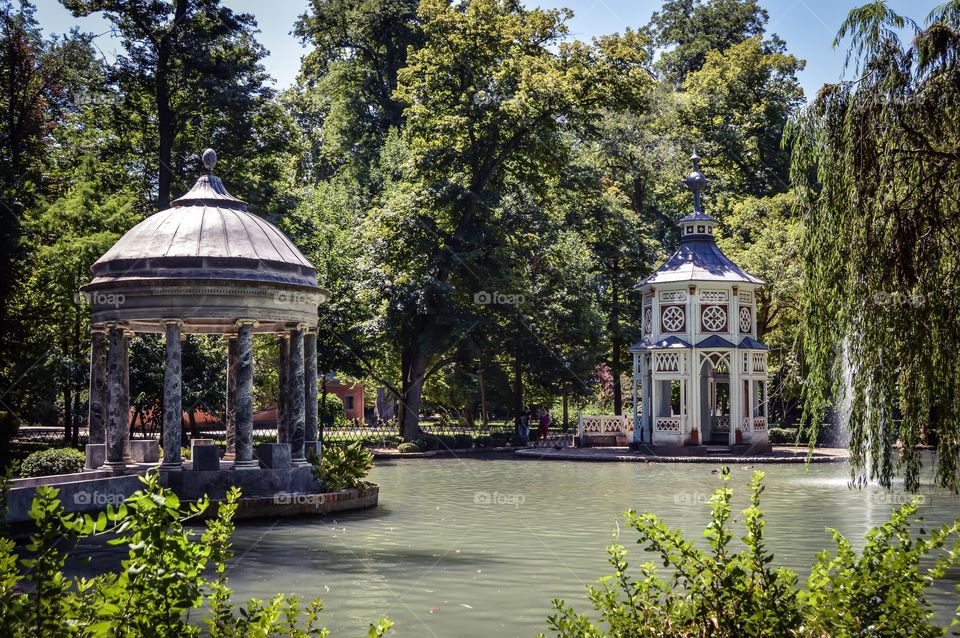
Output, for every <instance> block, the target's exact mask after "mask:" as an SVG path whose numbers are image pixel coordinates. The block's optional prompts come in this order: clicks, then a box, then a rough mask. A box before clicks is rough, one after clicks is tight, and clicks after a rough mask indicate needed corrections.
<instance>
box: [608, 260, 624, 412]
mask: <svg viewBox="0 0 960 638" xmlns="http://www.w3.org/2000/svg"><path fill="white" fill-rule="evenodd" d="M619 275H620V260H618V259H615V260H614V262H613V277H612V278H611V279H612V283H611V285H610V295H611V297H612V299H611V301H612V303H611V305H610V343H611V348H612V349H613V352H611V353H610V372H611V374H613V413H614V414H616V415H617V416H620V415H622V414H623V389H622V388H621V386H620V375H621V374H622V372H623V362H622V360H621V359H620V349H621V348H622V347H623V340H622V339H621V338H620V289H619V288H618V287H617V279H618V277H619Z"/></svg>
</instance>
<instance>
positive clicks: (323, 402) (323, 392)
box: [317, 372, 327, 453]
mask: <svg viewBox="0 0 960 638" xmlns="http://www.w3.org/2000/svg"><path fill="white" fill-rule="evenodd" d="M320 379H321V380H320V423H319V426H320V429H319V430H317V443H319V445H320V450H321V453H322V450H323V430H324V426H325V425H326V422H325V419H326V418H327V414H326V412H327V373H326V372H324V373H323V374H321V375H320Z"/></svg>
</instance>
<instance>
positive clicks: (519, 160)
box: [368, 0, 650, 439]
mask: <svg viewBox="0 0 960 638" xmlns="http://www.w3.org/2000/svg"><path fill="white" fill-rule="evenodd" d="M568 15H569V14H568V13H567V12H559V11H541V10H525V9H522V8H521V7H520V6H519V5H517V4H516V3H514V2H500V1H496V0H475V1H473V2H468V3H464V4H456V5H453V4H449V3H447V2H444V1H443V0H427V1H426V2H422V3H421V4H420V9H419V16H420V19H421V22H422V24H423V31H424V38H425V44H424V45H423V46H422V47H420V48H419V49H416V50H414V51H413V52H411V53H410V54H408V66H407V67H405V68H404V69H402V70H401V71H400V74H399V85H398V89H397V96H398V98H399V99H401V100H402V101H404V102H406V103H408V104H409V105H410V106H409V107H408V108H407V109H406V111H405V116H406V118H407V128H406V131H405V141H406V145H407V147H408V149H409V154H410V160H409V162H408V164H407V166H406V167H405V169H406V170H405V173H404V174H403V176H402V179H401V180H400V181H398V183H397V185H396V186H395V187H394V188H393V189H392V192H390V193H389V194H388V196H387V198H386V200H385V203H384V205H383V206H382V207H380V209H379V210H378V211H376V212H375V214H374V215H373V216H372V217H371V219H370V220H369V222H370V223H369V227H368V228H369V234H368V236H369V241H370V242H372V244H373V247H374V256H375V257H374V259H375V264H376V265H375V271H376V272H377V273H378V275H379V277H380V281H384V282H386V283H385V285H384V286H383V304H384V306H385V308H386V311H387V313H388V318H389V321H390V323H391V325H392V326H395V332H396V334H397V335H398V339H399V343H400V361H401V366H400V367H401V383H402V387H401V390H402V396H401V401H402V410H401V422H402V426H403V435H404V437H405V438H408V439H409V438H413V437H415V436H416V435H417V433H418V431H419V425H418V419H419V416H418V413H419V407H420V396H421V391H422V387H423V383H424V380H425V377H426V375H427V374H428V372H429V370H430V369H431V366H432V364H433V365H435V363H436V361H434V359H435V358H436V357H437V356H438V355H442V354H443V353H445V352H446V351H448V350H449V349H450V348H451V347H452V346H453V345H455V343H456V341H458V340H459V339H462V338H463V337H464V336H465V334H466V333H468V332H469V331H470V330H472V328H473V327H474V326H475V324H476V321H475V320H473V319H472V318H471V315H472V313H471V312H470V308H469V306H465V305H464V302H465V301H466V303H469V301H468V300H469V299H470V297H471V296H472V293H473V292H477V291H485V290H486V287H485V282H484V277H485V275H484V273H487V272H489V271H492V270H495V265H494V264H495V262H494V261H493V260H492V259H491V257H493V258H495V257H496V255H495V253H496V246H497V245H498V244H499V240H498V239H497V233H496V230H497V226H496V223H495V221H496V220H495V215H494V211H495V210H496V209H497V205H498V203H499V201H500V200H501V198H502V197H503V195H504V192H503V190H502V189H503V188H504V186H505V185H506V184H507V181H508V179H513V180H515V181H516V182H522V183H528V184H531V185H533V186H534V187H535V188H539V187H540V185H542V184H544V182H545V178H548V177H549V175H550V174H551V173H555V172H556V170H557V167H558V166H560V165H562V162H563V158H564V157H565V155H566V151H565V144H564V143H563V141H562V139H561V134H562V133H563V132H564V131H566V130H570V131H573V130H588V129H590V128H591V127H592V126H593V125H595V124H596V121H597V120H598V118H599V116H600V112H601V109H603V108H604V107H608V106H611V105H614V104H616V105H622V106H625V107H626V106H632V107H639V106H640V104H641V103H642V98H643V96H644V94H645V93H646V92H647V90H648V87H649V84H650V80H649V76H648V75H647V73H646V72H645V70H644V68H643V64H644V62H645V61H646V56H645V53H644V42H643V40H642V38H640V37H639V36H638V35H637V34H636V33H633V32H627V33H626V34H625V35H623V36H606V37H604V38H600V39H598V40H597V41H596V42H595V43H594V45H592V46H589V45H586V44H583V43H579V42H566V41H564V38H565V36H566V32H567V31H566V26H565V21H566V19H567V17H568ZM458 302H459V303H458Z"/></svg>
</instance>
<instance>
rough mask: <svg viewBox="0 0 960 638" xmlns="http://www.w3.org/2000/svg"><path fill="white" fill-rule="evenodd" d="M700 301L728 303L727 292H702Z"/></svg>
mask: <svg viewBox="0 0 960 638" xmlns="http://www.w3.org/2000/svg"><path fill="white" fill-rule="evenodd" d="M700 301H727V291H726V290H701V291H700Z"/></svg>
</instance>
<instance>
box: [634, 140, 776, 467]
mask: <svg viewBox="0 0 960 638" xmlns="http://www.w3.org/2000/svg"><path fill="white" fill-rule="evenodd" d="M691 160H693V172H692V173H691V174H690V175H689V176H688V177H687V178H686V179H685V180H684V181H683V183H684V184H686V185H687V187H688V188H689V189H690V190H691V191H692V192H693V213H692V214H690V215H687V216H686V217H684V218H683V219H681V220H680V221H679V222H678V223H677V224H678V226H679V227H680V247H679V248H678V249H677V252H675V253H674V254H673V256H671V257H670V259H668V260H667V262H666V263H665V264H663V265H662V266H660V268H658V269H657V271H656V272H654V273H653V274H652V275H650V276H649V277H647V278H646V279H644V280H643V281H641V282H640V283H639V284H637V286H636V288H637V290H639V292H640V293H641V294H642V295H643V310H642V316H641V323H642V331H643V339H642V340H641V341H640V342H639V343H636V344H635V345H633V346H632V347H631V349H630V351H631V352H632V354H633V406H634V407H633V424H634V425H633V442H634V444H639V443H647V444H652V445H654V446H665V447H669V448H681V447H688V446H701V445H707V444H718V445H723V446H733V445H749V446H752V447H754V449H755V450H757V451H759V450H761V449H765V448H768V447H769V439H768V433H767V350H768V348H767V346H765V345H764V344H762V343H760V342H759V341H757V326H756V316H757V314H756V313H757V305H756V304H757V297H756V293H757V291H758V290H759V289H760V288H761V287H762V286H763V281H761V280H760V279H758V278H756V277H754V276H753V275H750V274H748V273H747V272H744V271H743V270H742V269H741V268H739V267H738V266H737V265H736V264H734V263H733V262H732V261H730V259H728V258H727V256H726V255H724V254H723V252H721V251H720V249H719V248H718V247H717V242H716V237H715V234H714V231H715V229H716V227H717V225H718V224H719V222H718V221H717V220H716V219H714V218H713V217H711V216H710V215H707V214H706V213H704V212H703V208H702V205H701V192H702V190H703V188H704V187H705V186H706V184H707V179H706V177H704V175H703V173H701V172H700V158H699V157H697V155H696V153H694V155H693V157H691ZM638 395H639V402H638ZM638 405H639V409H638Z"/></svg>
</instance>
